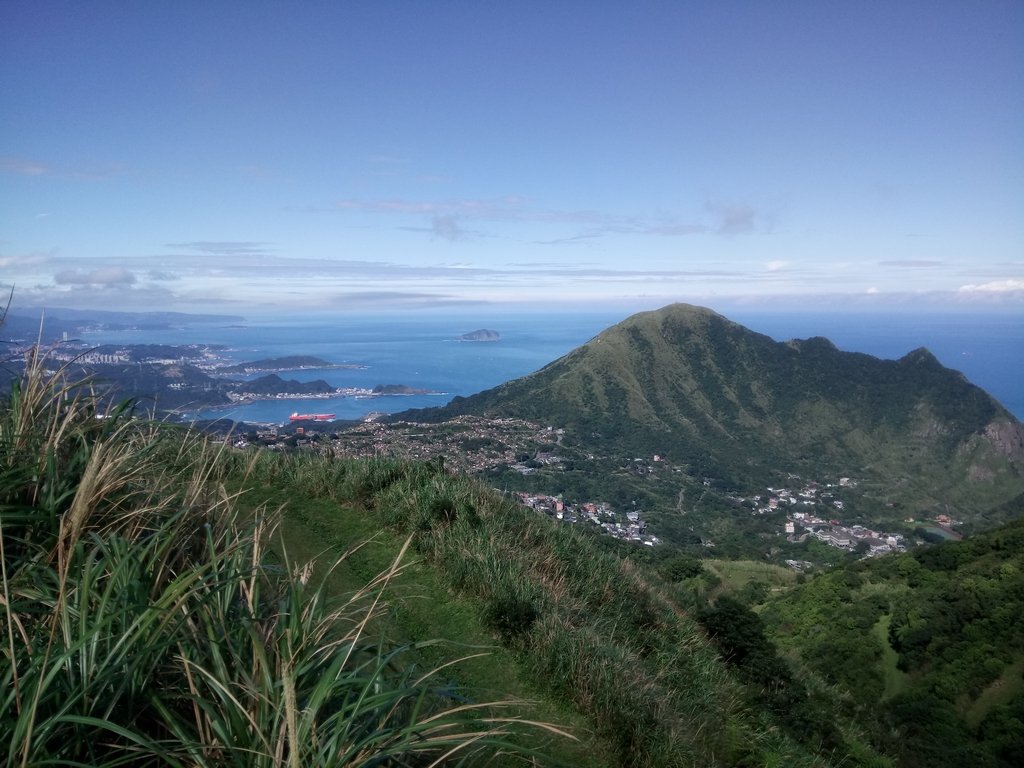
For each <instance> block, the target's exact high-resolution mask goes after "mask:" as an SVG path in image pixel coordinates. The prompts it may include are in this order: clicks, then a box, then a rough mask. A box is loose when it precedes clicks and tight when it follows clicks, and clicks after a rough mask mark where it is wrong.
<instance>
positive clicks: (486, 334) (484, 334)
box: [457, 328, 501, 341]
mask: <svg viewBox="0 0 1024 768" xmlns="http://www.w3.org/2000/svg"><path fill="white" fill-rule="evenodd" d="M457 339H458V341H501V334H500V333H498V332H497V331H492V330H490V329H488V328H480V329H479V330H476V331H470V332H469V333H464V334H462V335H461V336H458V337H457Z"/></svg>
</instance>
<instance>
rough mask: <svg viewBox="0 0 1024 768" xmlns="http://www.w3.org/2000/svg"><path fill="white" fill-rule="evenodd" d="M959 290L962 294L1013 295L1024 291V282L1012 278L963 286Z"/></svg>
mask: <svg viewBox="0 0 1024 768" xmlns="http://www.w3.org/2000/svg"><path fill="white" fill-rule="evenodd" d="M959 290H960V292H961V293H1012V292H1014V291H1024V280H1021V279H1017V278H1012V277H1011V278H1008V279H1006V280H992V281H990V282H988V283H980V284H978V285H961V286H960V289H959Z"/></svg>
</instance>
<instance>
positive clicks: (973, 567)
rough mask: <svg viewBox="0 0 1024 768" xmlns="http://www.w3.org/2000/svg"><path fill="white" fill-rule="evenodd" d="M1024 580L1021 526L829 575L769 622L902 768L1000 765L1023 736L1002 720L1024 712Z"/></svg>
mask: <svg viewBox="0 0 1024 768" xmlns="http://www.w3.org/2000/svg"><path fill="white" fill-rule="evenodd" d="M1022 574H1024V520H1017V521H1016V522H1013V523H1010V524H1008V525H1005V526H1003V527H1002V528H999V529H997V530H995V531H991V532H989V533H987V534H979V535H977V536H973V537H971V538H968V539H965V540H963V541H957V542H946V543H943V544H939V545H936V546H934V547H929V548H923V549H918V550H915V551H914V552H912V553H909V554H906V555H901V556H898V557H889V558H882V559H879V560H877V561H871V562H869V563H861V564H858V565H856V566H848V567H846V568H843V569H838V570H835V571H832V572H828V573H824V574H822V575H820V576H818V577H816V578H814V579H812V580H810V581H809V582H808V583H806V584H804V585H802V586H800V587H799V588H798V589H796V590H794V591H792V592H791V593H790V594H787V595H785V596H782V597H780V598H777V599H774V600H772V601H770V602H769V604H768V606H767V607H766V609H765V611H764V613H763V616H764V618H765V620H766V622H767V625H768V626H769V627H771V628H772V634H773V635H774V637H775V638H776V639H777V640H778V642H780V643H782V644H784V645H785V646H786V647H788V648H790V649H792V650H794V651H797V652H798V653H799V655H800V658H801V659H802V661H803V663H805V664H806V665H808V666H809V667H810V668H811V669H813V670H814V671H815V672H816V673H817V674H819V675H821V676H822V677H823V678H824V679H825V680H826V681H828V682H830V683H833V684H836V685H839V686H840V687H841V688H842V689H844V690H846V691H847V692H849V693H850V694H851V695H852V697H853V701H854V702H855V705H856V708H857V710H858V711H859V713H860V717H861V719H862V721H863V722H864V724H865V725H866V727H868V728H870V729H871V730H872V731H873V732H874V734H875V739H876V741H877V743H878V744H879V745H880V746H883V747H884V748H885V749H886V750H887V751H889V752H891V753H893V754H896V755H898V756H899V757H900V762H901V764H907V765H966V764H970V765H1000V764H1003V763H1000V760H1002V759H1003V758H1002V757H1000V755H1001V754H1002V753H1003V750H1004V747H1003V746H1000V745H1003V744H1004V743H1017V742H1015V741H1014V740H1015V739H1017V738H1018V737H1017V736H1016V735H1015V734H1016V733H1017V730H1016V729H1015V728H1014V727H1011V726H1008V725H1007V723H1008V722H1009V721H1008V720H1007V719H1006V718H1005V717H1004V715H1003V714H1002V713H1004V712H1006V711H1009V710H1013V709H1014V708H1019V707H1020V706H1024V685H1021V684H1020V681H1019V677H1020V669H1021V668H1022V666H1024V665H1022V663H1021V660H1022V659H1024V636H1022V635H1021V632H1020V628H1019V617H1020V616H1021V615H1022V614H1024V577H1022ZM1007 675H1010V677H1007ZM995 691H999V692H1000V695H994V692H995ZM1007 708H1008V709H1007ZM988 718H992V719H991V720H989V719H988ZM984 722H988V725H983V723H984ZM1004 727H1005V730H1004V731H1002V732H1001V731H1000V730H999V729H1000V728H1004Z"/></svg>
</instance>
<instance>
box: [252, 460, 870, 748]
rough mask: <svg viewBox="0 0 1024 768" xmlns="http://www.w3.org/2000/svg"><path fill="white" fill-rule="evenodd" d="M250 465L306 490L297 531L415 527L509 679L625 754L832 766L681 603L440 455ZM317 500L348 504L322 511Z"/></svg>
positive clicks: (255, 474)
mask: <svg viewBox="0 0 1024 768" xmlns="http://www.w3.org/2000/svg"><path fill="white" fill-rule="evenodd" d="M238 461H239V462H241V459H240V458H239V459H238ZM249 472H250V474H249V480H248V481H247V482H248V484H249V487H250V488H252V489H254V490H253V492H255V493H259V490H258V489H259V488H267V489H273V488H282V487H283V488H286V489H289V490H288V491H287V492H288V493H290V494H291V493H294V494H296V496H297V498H295V499H294V501H293V502H290V503H289V504H288V506H287V507H286V508H285V510H284V519H285V528H286V530H287V528H288V526H289V522H290V521H296V522H298V521H301V526H302V527H303V528H305V529H307V530H317V531H321V532H324V533H325V536H328V537H329V533H328V532H329V531H331V530H332V527H333V526H334V525H337V526H339V528H345V527H348V526H349V525H351V524H352V523H350V522H345V521H346V520H352V519H355V520H358V521H360V522H359V523H358V524H359V525H369V526H370V527H374V526H385V527H386V528H387V530H388V531H390V532H391V533H389V534H388V535H398V536H402V535H405V534H407V533H412V534H413V535H414V539H413V541H414V544H413V546H414V548H415V549H416V551H417V552H418V553H419V555H420V556H421V557H422V558H423V560H424V563H425V564H426V565H428V566H430V568H431V569H432V570H433V571H434V574H435V576H433V577H432V578H437V579H439V580H440V583H441V584H442V585H443V587H444V589H445V590H446V591H447V593H448V596H449V600H450V601H454V602H459V603H461V604H462V605H465V606H470V607H471V612H472V613H473V614H475V616H476V621H477V624H478V626H482V627H483V629H484V632H485V633H486V636H487V637H488V639H489V640H490V641H491V642H495V641H497V642H500V643H502V645H503V646H504V647H505V649H506V653H505V654H502V655H500V657H499V658H498V659H497V661H496V662H495V663H496V664H505V663H506V661H508V662H509V663H512V664H514V666H515V667H516V668H517V669H518V670H519V672H516V671H510V672H505V673H502V674H505V675H506V677H509V676H512V677H514V676H516V675H524V676H525V678H524V679H525V681H526V684H527V685H528V686H529V687H530V688H531V689H532V690H534V691H537V690H541V691H544V692H545V693H546V695H547V696H549V697H551V698H553V699H554V700H555V701H557V702H563V703H564V704H567V705H570V706H571V707H572V708H573V709H575V710H577V711H579V712H582V713H583V714H584V715H586V717H587V719H588V721H589V722H590V723H591V724H592V728H593V729H594V731H595V733H596V735H597V738H598V741H597V742H594V743H595V744H597V745H599V747H598V748H600V749H608V750H610V751H609V753H608V754H606V755H605V757H606V759H607V760H608V761H609V762H610V763H612V764H616V765H635V766H641V765H764V764H772V763H773V762H775V763H777V764H780V765H781V764H784V765H811V764H822V757H821V756H820V753H819V754H816V752H817V751H818V749H819V747H818V745H816V744H811V743H804V744H801V743H799V740H798V738H799V737H797V738H794V737H793V736H791V735H787V734H786V733H785V732H784V731H782V730H780V729H779V727H778V723H777V722H776V721H775V720H774V716H773V715H772V714H771V712H769V711H768V710H765V709H760V708H759V705H753V706H752V700H751V699H750V697H749V695H748V689H747V688H746V687H745V686H744V685H742V684H741V683H740V682H739V681H738V680H737V679H735V677H734V675H733V673H732V671H731V670H730V669H729V668H727V667H726V666H725V665H723V664H722V663H721V661H720V660H719V656H718V651H717V649H716V648H714V647H712V646H711V645H710V644H709V643H708V641H707V638H706V635H705V634H704V631H703V629H702V628H701V627H700V626H699V625H698V624H697V622H696V621H694V620H693V619H692V618H690V617H689V616H688V615H687V614H686V613H685V612H684V611H683V610H682V609H681V608H680V604H679V603H677V602H675V601H674V600H673V599H670V597H669V596H667V595H666V593H665V592H664V591H663V590H662V589H661V588H660V587H659V586H657V584H656V582H651V581H650V580H649V579H648V578H647V577H645V576H644V575H643V574H642V573H641V572H640V571H639V570H638V569H637V568H636V567H635V566H633V565H631V564H630V562H629V561H628V560H625V561H624V560H622V559H620V558H618V557H615V556H614V555H612V554H610V553H609V552H607V551H605V550H603V549H600V548H598V547H596V546H595V545H594V543H593V542H592V540H591V539H590V538H589V537H586V536H583V535H581V534H579V533H577V532H575V531H574V530H573V529H572V528H569V527H564V526H556V525H553V524H551V523H550V521H547V520H546V519H544V518H542V517H540V516H538V515H536V514H535V513H533V512H532V511H529V510H525V509H523V508H521V507H519V506H518V505H515V504H512V503H509V502H507V501H505V500H503V499H502V498H501V497H500V496H498V495H496V494H495V493H494V492H492V491H490V490H488V489H486V488H483V487H481V486H479V485H478V484H476V483H475V482H473V481H471V480H469V479H467V478H463V477H455V476H451V475H449V474H447V473H445V472H444V471H443V469H442V468H441V467H440V466H438V465H437V464H402V463H399V462H395V461H389V460H361V461H352V460H349V461H337V460H335V461H325V460H323V459H321V458H319V457H315V456H309V455H280V454H271V453H264V454H260V455H259V456H258V458H257V459H256V460H255V462H254V463H253V465H252V466H251V468H250V469H249ZM309 496H312V497H314V498H316V499H318V500H325V499H326V500H330V501H332V502H333V503H334V504H335V507H334V509H333V510H331V509H330V508H321V507H315V506H314V507H310V505H309V504H308V503H307V501H306V499H307V497H309ZM311 510H312V511H311ZM323 541H324V544H325V546H330V539H329V538H325V539H323ZM426 581H429V579H427V580H425V582H422V583H426ZM422 583H421V585H422ZM406 619H407V617H401V616H399V617H396V624H395V625H394V626H397V627H399V629H401V628H402V627H403V625H404V624H403V622H405V621H406ZM415 625H416V620H415V619H414V620H413V629H412V630H411V631H413V632H415V631H416V627H415ZM404 626H405V629H406V631H410V630H409V629H408V625H404ZM460 626H461V627H462V628H461V629H459V630H457V631H458V632H460V633H463V634H465V633H466V632H467V629H466V627H467V626H468V625H466V624H462V625H460ZM442 634H448V633H442ZM469 634H470V635H473V636H476V635H475V633H473V632H472V631H470V632H469ZM506 654H507V655H506ZM773 701H776V702H777V701H778V700H777V699H773ZM802 736H804V737H806V736H807V734H802ZM840 753H842V750H840V752H838V753H836V754H837V755H838V754H840ZM851 759H852V758H851ZM825 762H827V760H826V761H825ZM852 764H856V761H854V763H852Z"/></svg>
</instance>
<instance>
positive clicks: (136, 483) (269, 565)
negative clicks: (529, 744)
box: [0, 359, 551, 766]
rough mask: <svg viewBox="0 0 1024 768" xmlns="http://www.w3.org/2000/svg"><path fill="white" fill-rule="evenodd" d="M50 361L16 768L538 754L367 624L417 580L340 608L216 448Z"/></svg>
mask: <svg viewBox="0 0 1024 768" xmlns="http://www.w3.org/2000/svg"><path fill="white" fill-rule="evenodd" d="M84 391H85V390H84V389H83V387H81V386H80V385H77V384H66V383H64V382H63V381H62V380H61V378H60V375H59V374H58V375H57V376H56V377H51V376H49V375H48V374H47V373H46V371H45V362H44V361H43V360H41V359H34V360H32V361H30V363H29V366H28V372H27V375H26V377H25V379H24V380H21V381H17V382H15V384H14V387H13V390H12V392H11V394H10V396H9V397H8V398H7V399H6V401H5V402H3V403H0V534H2V536H0V563H2V574H0V575H2V592H0V597H2V601H0V637H2V644H0V649H2V650H0V657H2V660H3V661H2V663H0V691H2V693H0V745H6V746H3V747H0V748H2V749H3V750H4V757H5V758H6V764H8V765H12V766H29V765H33V766H34V765H44V764H59V765H90V766H116V765H133V766H134V765H143V766H146V765H153V766H156V765H171V766H232V765H235V766H283V765H288V766H300V765H301V766H305V765H418V764H425V763H427V762H432V761H440V762H443V763H445V764H453V765H454V764H463V763H464V764H472V765H477V764H486V763H489V762H491V761H492V760H493V759H494V758H496V757H500V758H501V759H502V760H505V758H506V757H508V756H510V755H515V754H518V755H520V756H522V757H523V758H524V759H527V758H531V757H534V756H536V755H535V751H534V750H532V749H530V748H524V746H523V743H524V741H523V740H522V739H518V740H517V739H516V738H515V733H516V732H518V731H519V730H521V729H527V730H530V731H534V732H539V733H548V732H551V729H550V728H549V727H546V726H540V725H527V724H524V723H523V722H522V721H521V719H520V718H518V717H516V716H515V713H514V712H509V711H506V710H505V709H504V708H503V707H504V705H503V704H502V703H501V702H498V703H495V704H487V703H482V702H481V703H473V702H466V701H465V700H464V699H463V698H460V697H459V696H458V695H457V694H456V692H455V691H452V690H451V689H450V688H449V687H448V686H447V682H446V680H445V678H444V677H442V676H439V675H438V674H436V673H435V672H433V671H431V670H429V669H427V670H423V669H415V668H413V667H411V666H410V665H408V664H407V663H405V661H404V659H405V656H406V654H407V652H408V651H409V650H410V649H409V648H408V647H403V646H395V645H390V644H385V643H381V642H379V639H378V638H376V637H374V636H371V635H369V634H368V633H367V631H366V629H367V627H368V626H369V625H370V624H371V623H372V622H373V620H374V616H375V615H376V614H377V613H378V612H379V611H380V610H381V606H382V603H381V596H382V593H383V592H384V591H385V590H386V589H387V587H388V585H389V584H390V583H391V582H393V581H394V580H395V579H396V578H397V577H399V576H400V575H401V573H402V569H403V567H404V566H403V565H402V559H403V556H404V555H405V550H406V549H407V547H405V546H403V547H400V548H399V551H398V553H397V555H396V557H395V558H394V559H393V560H392V561H390V562H389V563H387V567H386V569H385V570H384V572H383V573H380V574H374V575H373V576H372V577H370V578H369V579H368V580H367V581H363V582H361V583H360V584H359V585H358V586H355V585H351V584H350V585H349V586H350V587H353V588H351V589H346V590H344V591H341V592H339V593H334V594H328V589H327V586H326V585H325V584H323V583H315V582H313V581H311V580H310V571H309V569H308V568H306V567H304V566H302V565H301V564H296V563H293V562H292V561H291V560H289V559H288V558H287V556H286V555H284V553H281V554H282V555H283V556H280V557H274V556H272V554H271V553H270V552H269V551H268V549H267V546H266V545H267V541H268V539H270V538H271V537H272V531H273V520H272V519H271V518H269V517H268V516H267V515H265V514H264V513H263V512H262V511H260V510H256V512H255V514H253V513H251V512H248V511H247V512H246V513H244V514H243V513H242V512H240V510H239V507H238V505H237V503H236V499H235V498H234V497H233V496H232V495H231V494H230V493H228V492H226V490H225V488H224V486H223V485H222V484H221V483H220V482H219V480H220V479H221V478H222V477H223V473H224V471H225V469H226V467H225V461H224V458H225V454H224V452H223V451H222V450H219V449H216V448H213V447H211V446H209V445H207V444H205V443H204V442H202V441H201V440H197V439H195V438H191V437H188V436H183V435H181V434H180V433H172V432H168V431H167V430H164V429H161V428H159V427H158V426H156V425H147V424H144V423H140V422H137V421H134V420H131V419H130V418H128V414H127V413H126V412H125V411H121V412H115V413H106V414H100V413H97V412H96V409H95V401H94V400H93V399H92V398H90V397H88V396H87V395H85V394H83V393H84Z"/></svg>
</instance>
